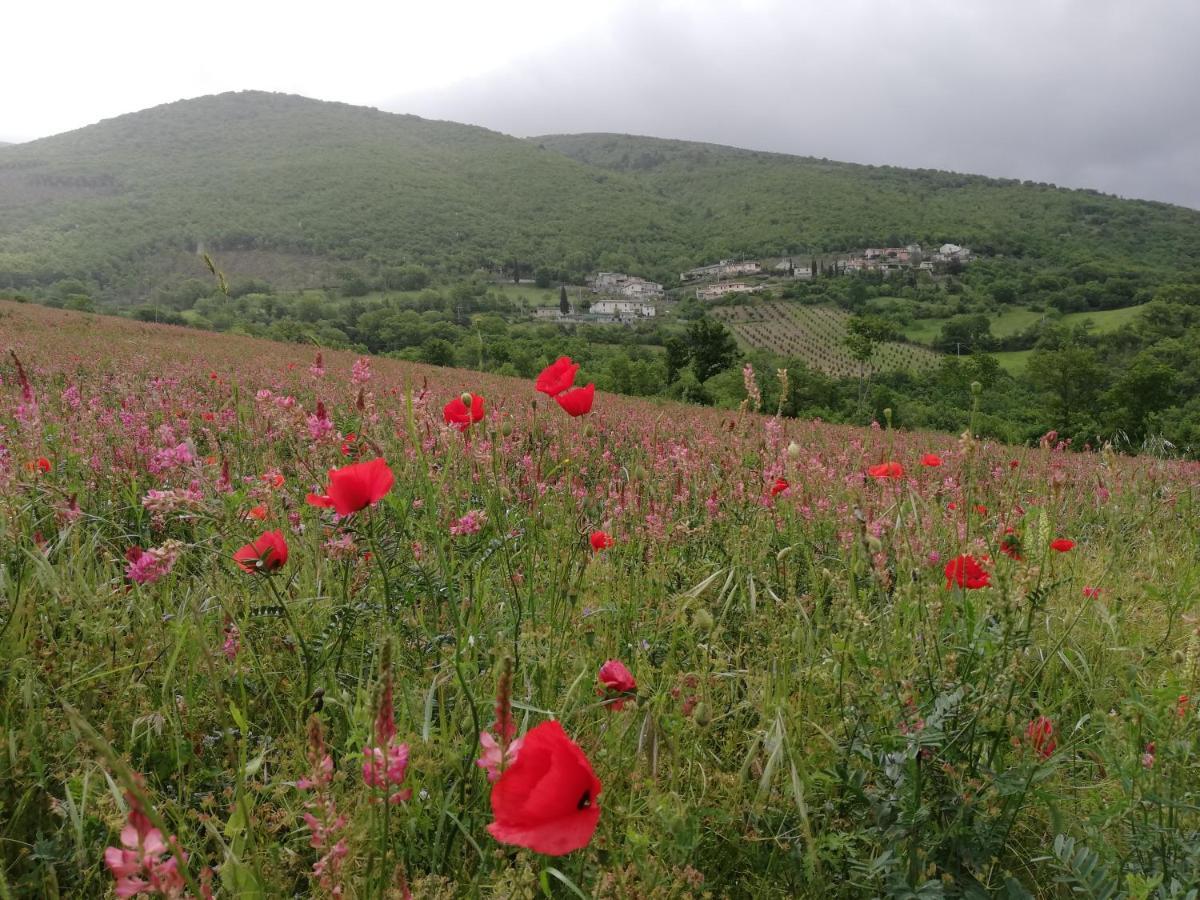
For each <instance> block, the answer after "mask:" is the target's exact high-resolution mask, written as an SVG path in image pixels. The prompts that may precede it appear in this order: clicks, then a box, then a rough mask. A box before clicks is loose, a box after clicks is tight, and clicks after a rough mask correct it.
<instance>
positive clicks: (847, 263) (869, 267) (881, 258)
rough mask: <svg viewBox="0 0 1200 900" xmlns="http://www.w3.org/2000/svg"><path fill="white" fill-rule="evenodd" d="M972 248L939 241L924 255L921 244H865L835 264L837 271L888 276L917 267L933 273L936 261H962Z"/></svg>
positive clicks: (943, 262)
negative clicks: (859, 253)
mask: <svg viewBox="0 0 1200 900" xmlns="http://www.w3.org/2000/svg"><path fill="white" fill-rule="evenodd" d="M970 258H971V251H970V250H968V249H967V248H966V247H960V246H959V245H958V244H942V246H941V247H939V248H938V249H937V250H935V251H933V252H932V253H928V254H926V253H925V252H924V251H922V249H921V245H920V244H909V245H908V246H907V247H868V248H867V249H866V250H864V251H863V252H862V255H861V256H851V257H850V258H849V259H846V260H842V261H840V262H838V263H837V269H838V271H840V272H881V273H882V274H883V275H885V276H887V275H890V274H891V273H892V272H898V271H900V270H901V269H918V270H923V271H926V272H932V271H933V269H934V265H935V264H937V263H942V264H946V263H951V262H960V263H965V262H967V261H968V260H970Z"/></svg>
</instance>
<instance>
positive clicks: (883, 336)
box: [842, 316, 895, 411]
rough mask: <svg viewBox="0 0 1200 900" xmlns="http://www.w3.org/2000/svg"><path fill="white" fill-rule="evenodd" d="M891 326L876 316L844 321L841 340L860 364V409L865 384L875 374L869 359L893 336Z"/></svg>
mask: <svg viewBox="0 0 1200 900" xmlns="http://www.w3.org/2000/svg"><path fill="white" fill-rule="evenodd" d="M894 336H895V335H894V331H893V329H892V326H891V325H890V324H889V323H888V322H887V321H885V320H884V319H881V318H879V317H878V316H851V317H850V321H848V322H847V323H846V336H845V337H844V338H842V342H843V343H844V344H845V345H846V349H847V350H848V351H849V353H850V355H851V356H852V357H854V359H855V360H856V361H857V362H858V363H859V365H861V366H862V369H861V370H860V371H861V374H860V376H859V394H858V405H859V409H860V411H861V409H862V405H863V403H864V402H865V401H866V397H867V385H868V384H869V383H870V381H871V376H872V375H874V374H875V367H874V366H873V365H872V363H871V360H872V359H873V358H874V356H875V349H876V348H877V347H878V346H879V345H880V344H882V343H883V342H884V341H887V340H890V339H891V338H892V337H894Z"/></svg>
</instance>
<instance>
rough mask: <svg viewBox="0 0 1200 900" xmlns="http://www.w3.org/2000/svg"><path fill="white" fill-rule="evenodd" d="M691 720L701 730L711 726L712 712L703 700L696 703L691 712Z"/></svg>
mask: <svg viewBox="0 0 1200 900" xmlns="http://www.w3.org/2000/svg"><path fill="white" fill-rule="evenodd" d="M692 719H693V720H694V721H695V723H696V724H697V725H699V726H700V727H701V728H707V727H708V726H709V725H711V724H712V710H711V709H709V708H708V704H707V703H705V702H704V701H703V700H701V701H700V702H699V703H697V704H696V708H695V709H693V710H692Z"/></svg>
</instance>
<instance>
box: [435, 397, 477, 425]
mask: <svg viewBox="0 0 1200 900" xmlns="http://www.w3.org/2000/svg"><path fill="white" fill-rule="evenodd" d="M464 398H470V400H471V408H470V409H468V408H467V404H466V401H465V400H464ZM442 418H444V419H445V420H446V424H447V425H452V426H454V427H455V428H457V429H458V430H459V431H466V430H467V429H468V428H470V427H471V423H472V422H478V421H479V420H480V419H482V418H483V398H482V397H480V396H479V395H478V394H463V395H462V397H455V398H454V399H453V400H451V401H450V402H449V403H447V404H446V405H445V406H444V407H442Z"/></svg>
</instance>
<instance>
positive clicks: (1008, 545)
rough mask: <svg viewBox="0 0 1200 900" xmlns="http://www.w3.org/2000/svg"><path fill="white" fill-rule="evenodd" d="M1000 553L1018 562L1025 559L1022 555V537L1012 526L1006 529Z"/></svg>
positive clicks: (1001, 539) (1001, 540) (1001, 541)
mask: <svg viewBox="0 0 1200 900" xmlns="http://www.w3.org/2000/svg"><path fill="white" fill-rule="evenodd" d="M1000 552H1001V553H1003V554H1004V555H1005V556H1007V557H1009V558H1011V559H1015V560H1017V561H1018V562H1020V561H1021V560H1022V559H1024V558H1025V557H1023V556H1022V555H1021V536H1020V535H1019V534H1017V530H1016V529H1015V528H1013V527H1012V526H1011V525H1009V526H1008V527H1007V528H1005V529H1004V535H1003V537H1001V538H1000Z"/></svg>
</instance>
